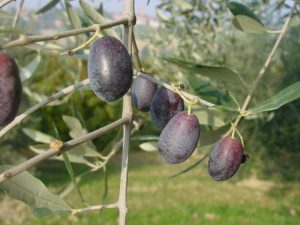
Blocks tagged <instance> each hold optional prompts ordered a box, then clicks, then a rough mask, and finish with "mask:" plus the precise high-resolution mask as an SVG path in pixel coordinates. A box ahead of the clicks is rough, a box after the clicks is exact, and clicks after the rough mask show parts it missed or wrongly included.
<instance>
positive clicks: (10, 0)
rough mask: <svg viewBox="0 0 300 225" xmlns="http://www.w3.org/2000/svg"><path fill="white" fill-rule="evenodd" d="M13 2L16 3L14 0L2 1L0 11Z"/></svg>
mask: <svg viewBox="0 0 300 225" xmlns="http://www.w3.org/2000/svg"><path fill="white" fill-rule="evenodd" d="M13 1H16V0H3V1H2V2H0V9H1V8H2V7H4V6H5V5H7V4H9V3H11V2H13Z"/></svg>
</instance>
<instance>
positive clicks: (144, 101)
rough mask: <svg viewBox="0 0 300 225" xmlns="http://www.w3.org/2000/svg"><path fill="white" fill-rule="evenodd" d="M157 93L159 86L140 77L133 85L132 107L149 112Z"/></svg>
mask: <svg viewBox="0 0 300 225" xmlns="http://www.w3.org/2000/svg"><path fill="white" fill-rule="evenodd" d="M144 76H149V77H153V76H152V75H151V74H144ZM156 91H157V85H156V84H155V83H153V82H151V81H149V80H147V79H145V78H143V77H140V76H138V77H137V78H136V79H135V80H134V82H133V85H132V94H131V99H132V105H133V106H134V107H136V108H137V109H138V110H140V111H142V112H148V111H149V110H150V106H151V102H152V98H153V96H154V94H155V93H156Z"/></svg>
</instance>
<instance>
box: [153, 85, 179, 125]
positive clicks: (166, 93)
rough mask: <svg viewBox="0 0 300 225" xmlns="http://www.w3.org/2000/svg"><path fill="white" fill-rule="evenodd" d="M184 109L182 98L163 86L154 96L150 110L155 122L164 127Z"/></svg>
mask: <svg viewBox="0 0 300 225" xmlns="http://www.w3.org/2000/svg"><path fill="white" fill-rule="evenodd" d="M183 110H184V102H183V100H182V98H181V97H180V96H179V95H178V94H177V93H175V92H173V91H170V90H168V89H167V88H165V87H161V88H159V89H158V90H157V92H156V93H155V95H154V96H153V99H152V103H151V107H150V112H151V119H152V121H153V123H154V124H155V125H156V126H157V127H159V128H160V129H163V128H164V127H165V126H166V125H167V123H168V122H169V121H170V119H172V118H173V117H174V116H175V115H176V114H177V113H179V112H182V111H183Z"/></svg>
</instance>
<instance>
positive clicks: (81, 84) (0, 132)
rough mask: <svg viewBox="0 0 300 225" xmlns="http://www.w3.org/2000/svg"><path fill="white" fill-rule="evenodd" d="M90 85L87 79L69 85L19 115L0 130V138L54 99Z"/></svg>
mask: <svg viewBox="0 0 300 225" xmlns="http://www.w3.org/2000/svg"><path fill="white" fill-rule="evenodd" d="M89 84H90V81H89V79H85V80H83V81H81V82H78V83H76V84H73V85H70V86H68V87H66V88H64V89H62V90H60V91H59V92H57V93H55V94H53V95H51V96H50V97H48V98H47V99H45V100H43V101H41V102H39V103H38V104H36V105H34V106H33V107H31V108H29V109H28V110H26V111H25V112H24V113H22V114H20V115H19V116H17V117H16V118H15V119H14V120H13V121H12V122H10V123H9V124H8V125H6V126H5V127H3V129H1V130H0V138H1V137H2V136H3V135H4V134H6V133H7V132H8V131H9V130H10V129H12V128H13V127H15V126H16V125H17V124H19V123H21V121H22V120H24V119H25V118H26V117H27V116H29V115H30V114H31V113H33V112H35V111H36V110H38V109H40V108H42V107H43V106H45V105H47V104H49V103H50V102H53V101H54V100H56V99H59V98H60V97H62V96H64V95H66V94H69V93H70V92H72V91H74V90H77V89H80V88H82V87H85V86H88V85H89Z"/></svg>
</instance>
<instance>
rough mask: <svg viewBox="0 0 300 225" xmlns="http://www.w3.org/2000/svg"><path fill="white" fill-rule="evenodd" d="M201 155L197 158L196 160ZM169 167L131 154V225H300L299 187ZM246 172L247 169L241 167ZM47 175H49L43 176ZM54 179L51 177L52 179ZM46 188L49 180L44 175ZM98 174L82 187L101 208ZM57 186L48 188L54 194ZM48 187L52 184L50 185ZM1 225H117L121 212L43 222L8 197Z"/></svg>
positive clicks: (112, 186)
mask: <svg viewBox="0 0 300 225" xmlns="http://www.w3.org/2000/svg"><path fill="white" fill-rule="evenodd" d="M195 157H197V156H195ZM195 157H194V158H193V159H191V160H189V161H188V162H186V163H183V164H181V165H176V166H170V165H166V164H163V163H161V161H160V160H159V157H158V156H157V154H156V153H143V152H138V153H133V154H131V156H130V169H129V186H128V208H129V212H128V224H129V225H143V224H145V225H146V224H147V225H152V224H153V225H154V224H155V225H166V224H176V225H194V224H195V225H196V224H198V225H199V224H208V225H209V224H214V225H215V224H218V225H239V224H243V225H247V224H249V225H256V224H257V225H262V224H264V225H267V224H272V225H285V224H288V225H293V224H295V225H299V224H300V188H299V186H300V185H298V184H292V183H285V184H283V183H276V182H274V181H273V182H272V181H263V180H259V179H257V178H256V177H255V176H249V177H248V178H246V179H242V180H240V179H239V177H238V176H236V177H234V178H233V179H231V180H230V181H226V182H215V181H213V180H211V178H210V177H209V176H208V174H207V169H206V165H207V162H204V163H203V164H202V165H200V166H198V167H197V168H196V169H194V170H192V171H190V172H189V173H186V174H184V175H181V176H179V177H176V178H168V177H169V176H170V175H172V174H174V173H176V172H178V171H180V170H181V169H183V168H185V167H187V166H188V165H191V164H192V163H193V161H195V160H196V159H195ZM118 162H119V158H117V159H115V160H114V162H112V163H111V164H110V165H109V167H108V170H109V171H110V173H109V176H108V185H109V192H108V196H107V199H106V200H105V201H106V203H112V202H115V201H116V199H117V196H118V188H119V186H118V185H119V164H118ZM241 169H242V170H243V168H241ZM44 176H45V175H44ZM51 179H52V178H51ZM45 180H46V181H45V182H46V183H47V184H48V183H49V182H50V181H49V180H50V178H49V177H48V180H47V177H45ZM103 182H104V181H103V177H102V174H101V173H100V172H98V173H95V174H91V175H89V176H88V177H86V178H85V179H83V181H82V182H81V183H80V188H81V191H82V193H83V195H84V198H85V200H86V201H87V202H88V203H89V204H99V200H100V199H101V195H102V191H103ZM58 184H59V182H53V185H50V187H51V190H56V189H57V188H56V186H57V185H58ZM48 187H49V185H48ZM67 200H68V201H69V202H71V203H72V205H73V206H75V207H84V206H83V204H82V203H81V201H80V199H79V197H78V196H77V194H76V192H75V191H73V192H71V193H70V194H69V195H68V196H67ZM0 209H1V210H0V211H1V213H0V218H1V220H2V223H1V224H14V225H17V224H24V225H37V224H49V225H50V224H53V225H54V224H55V225H60V224H64V225H65V224H76V225H77V224H78V225H99V224H105V225H110V224H117V217H118V211H117V209H104V210H102V211H101V212H99V211H97V212H88V213H84V214H80V215H76V216H72V215H55V216H49V217H46V218H42V219H37V218H35V217H33V216H32V214H31V212H30V209H28V208H27V207H26V206H24V205H23V204H22V203H19V202H17V201H13V200H11V199H9V198H4V199H3V200H2V201H1V203H0Z"/></svg>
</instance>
